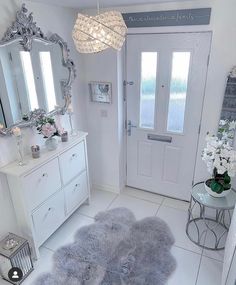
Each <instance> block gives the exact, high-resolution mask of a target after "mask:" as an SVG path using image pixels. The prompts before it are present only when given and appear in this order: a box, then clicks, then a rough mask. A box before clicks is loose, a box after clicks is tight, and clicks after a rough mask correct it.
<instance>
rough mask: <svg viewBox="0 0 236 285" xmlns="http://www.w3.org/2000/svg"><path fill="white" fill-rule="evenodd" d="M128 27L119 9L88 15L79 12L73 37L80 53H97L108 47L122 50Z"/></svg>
mask: <svg viewBox="0 0 236 285" xmlns="http://www.w3.org/2000/svg"><path fill="white" fill-rule="evenodd" d="M126 32H127V27H126V25H125V22H124V20H123V17H122V15H121V13H120V12H118V11H109V12H105V13H102V14H99V5H98V15H96V16H94V17H93V16H88V15H83V14H80V13H79V14H78V17H77V20H76V22H75V25H74V29H73V32H72V37H73V40H74V43H75V46H76V49H77V50H78V52H80V53H96V52H99V51H102V50H105V49H107V48H110V47H111V48H114V49H116V50H120V49H121V48H122V46H123V43H124V41H125V35H126Z"/></svg>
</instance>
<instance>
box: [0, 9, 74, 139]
mask: <svg viewBox="0 0 236 285" xmlns="http://www.w3.org/2000/svg"><path fill="white" fill-rule="evenodd" d="M27 12H28V9H27V8H26V7H25V4H22V7H21V9H20V10H19V11H18V12H17V13H16V20H15V22H13V23H12V25H11V26H10V27H9V28H8V29H7V31H6V32H5V34H4V36H3V38H2V40H0V47H1V46H6V45H9V44H10V43H14V42H19V43H20V45H21V46H22V47H23V49H24V50H25V51H31V49H32V44H33V40H35V41H39V42H44V43H46V44H58V45H59V46H60V48H61V52H62V65H63V66H64V67H66V68H67V69H68V71H69V76H68V79H67V80H63V81H62V82H61V87H62V93H63V97H64V100H65V103H64V106H62V107H58V108H56V109H55V110H53V111H51V112H49V113H46V111H45V110H43V109H37V110H35V111H32V112H30V113H29V114H28V118H27V120H22V121H19V122H17V123H15V124H13V125H11V126H10V127H7V128H2V129H0V135H2V136H6V135H11V134H12V128H13V127H16V126H17V127H20V128H26V127H32V126H34V125H35V123H36V121H37V119H38V118H39V117H41V116H42V115H47V116H54V115H56V114H61V115H64V114H65V113H66V111H67V108H68V106H69V104H70V103H71V87H72V83H73V81H74V80H75V78H76V69H75V65H74V62H73V61H72V60H71V59H70V56H69V52H70V50H69V48H68V45H67V43H66V42H65V41H64V40H63V39H62V38H61V37H60V36H59V35H58V34H52V35H51V36H50V37H46V36H45V35H44V33H43V32H42V31H41V29H40V28H39V27H38V26H37V25H36V22H34V20H33V13H32V12H31V13H29V14H28V13H27Z"/></svg>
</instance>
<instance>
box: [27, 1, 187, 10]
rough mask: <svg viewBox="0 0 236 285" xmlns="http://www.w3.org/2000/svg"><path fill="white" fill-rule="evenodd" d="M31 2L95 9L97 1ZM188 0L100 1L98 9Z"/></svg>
mask: <svg viewBox="0 0 236 285" xmlns="http://www.w3.org/2000/svg"><path fill="white" fill-rule="evenodd" d="M31 1H32V2H41V3H46V4H55V5H59V6H64V7H72V8H82V9H85V8H96V6H97V0H31ZM183 1H190V0H175V1H174V0H149V1H147V0H100V1H99V3H100V7H101V8H103V7H104V8H105V7H112V6H113V7H114V6H130V5H138V4H157V3H163V2H183Z"/></svg>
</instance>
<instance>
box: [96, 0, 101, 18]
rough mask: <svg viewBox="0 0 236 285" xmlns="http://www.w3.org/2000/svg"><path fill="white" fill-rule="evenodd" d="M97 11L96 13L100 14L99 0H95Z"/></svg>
mask: <svg viewBox="0 0 236 285" xmlns="http://www.w3.org/2000/svg"><path fill="white" fill-rule="evenodd" d="M97 12H98V15H99V14H100V7H99V0H97Z"/></svg>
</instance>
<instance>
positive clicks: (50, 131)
mask: <svg viewBox="0 0 236 285" xmlns="http://www.w3.org/2000/svg"><path fill="white" fill-rule="evenodd" d="M36 127H37V130H38V132H39V134H42V135H43V136H44V138H46V141H45V145H46V148H47V149H48V150H55V149H56V148H57V145H58V141H57V139H56V138H54V137H55V136H60V134H59V130H58V128H57V126H56V123H55V120H54V119H53V118H51V117H46V116H43V117H41V118H40V119H38V121H37V122H36Z"/></svg>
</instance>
